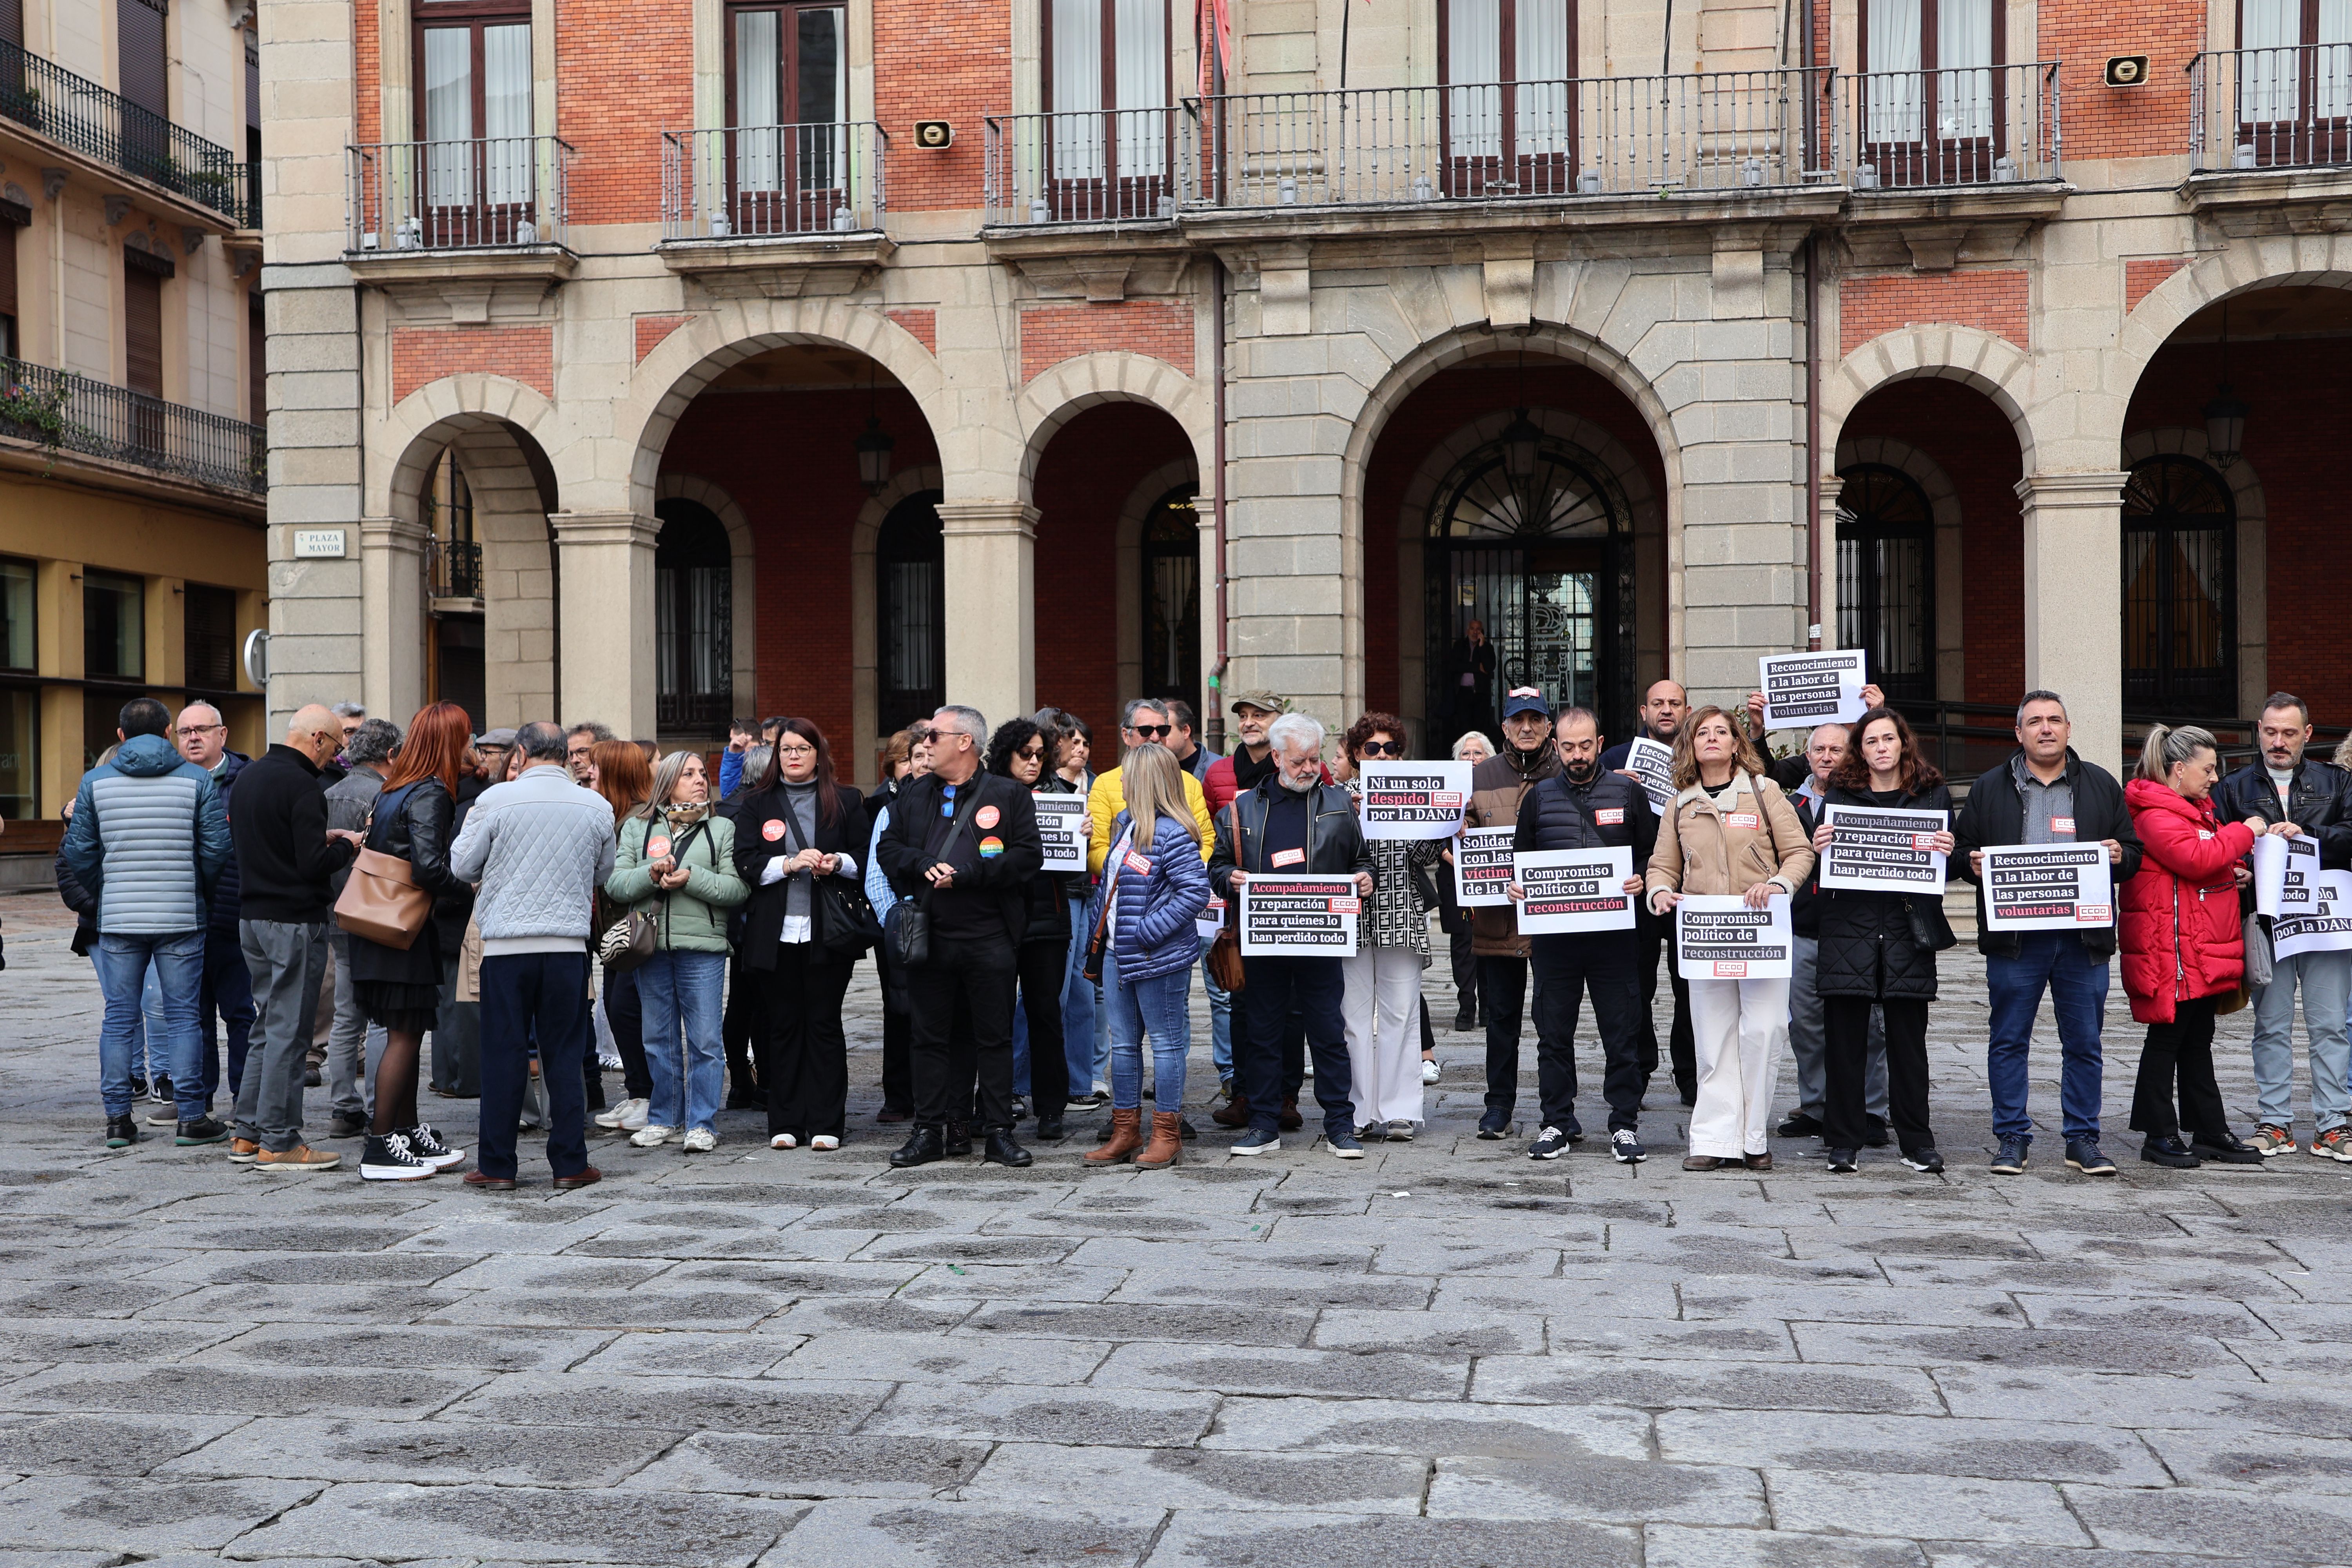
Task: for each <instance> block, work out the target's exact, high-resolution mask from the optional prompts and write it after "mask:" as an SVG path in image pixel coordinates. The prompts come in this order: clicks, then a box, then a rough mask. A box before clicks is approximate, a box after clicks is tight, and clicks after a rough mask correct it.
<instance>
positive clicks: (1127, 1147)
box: [1086, 1106, 1143, 1165]
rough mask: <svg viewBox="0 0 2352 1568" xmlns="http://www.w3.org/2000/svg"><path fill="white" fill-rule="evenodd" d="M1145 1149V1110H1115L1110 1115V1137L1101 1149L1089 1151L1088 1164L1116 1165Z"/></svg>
mask: <svg viewBox="0 0 2352 1568" xmlns="http://www.w3.org/2000/svg"><path fill="white" fill-rule="evenodd" d="M1142 1147H1143V1109H1142V1107H1140V1106H1138V1107H1137V1108H1136V1109H1135V1110H1114V1111H1112V1112H1111V1113H1110V1137H1109V1138H1108V1140H1106V1141H1105V1142H1104V1143H1103V1146H1102V1147H1101V1148H1099V1149H1089V1150H1087V1152H1086V1162H1087V1164H1089V1165H1116V1164H1118V1163H1119V1162H1121V1161H1123V1160H1130V1159H1133V1158H1134V1157H1135V1152H1136V1151H1137V1150H1138V1149H1140V1148H1142Z"/></svg>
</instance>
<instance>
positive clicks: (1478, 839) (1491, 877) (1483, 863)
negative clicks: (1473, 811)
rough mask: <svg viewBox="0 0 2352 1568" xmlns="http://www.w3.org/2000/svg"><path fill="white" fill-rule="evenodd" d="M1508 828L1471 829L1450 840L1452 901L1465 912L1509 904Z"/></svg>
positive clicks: (1510, 829)
mask: <svg viewBox="0 0 2352 1568" xmlns="http://www.w3.org/2000/svg"><path fill="white" fill-rule="evenodd" d="M1515 831H1517V830H1516V829H1513V828H1508V827H1473V828H1470V829H1468V830H1467V831H1465V833H1464V834H1463V835H1462V837H1459V838H1457V839H1455V840H1454V903H1456V904H1457V905H1459V906H1460V907H1462V908H1463V909H1465V910H1481V909H1494V908H1496V907H1499V906H1501V905H1505V904H1508V903H1509V902H1510V901H1511V892H1510V888H1511V836H1512V834H1513V833H1514V832H1515Z"/></svg>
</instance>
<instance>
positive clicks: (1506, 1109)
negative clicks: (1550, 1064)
mask: <svg viewBox="0 0 2352 1568" xmlns="http://www.w3.org/2000/svg"><path fill="white" fill-rule="evenodd" d="M1478 994H1479V995H1480V997H1482V998H1483V999H1484V1000H1485V1003H1486V1115H1485V1116H1484V1117H1482V1118H1481V1119H1480V1125H1481V1126H1489V1125H1491V1126H1495V1127H1502V1126H1507V1125H1508V1123H1509V1122H1510V1120H1511V1111H1512V1109H1513V1108H1514V1107H1516V1106H1517V1104H1518V1103H1519V1024H1520V1022H1521V1020H1522V1019H1523V1018H1525V1016H1527V1006H1528V961H1527V960H1526V959H1524V958H1493V957H1488V958H1481V959H1480V960H1479V961H1478Z"/></svg>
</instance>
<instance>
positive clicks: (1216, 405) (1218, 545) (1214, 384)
mask: <svg viewBox="0 0 2352 1568" xmlns="http://www.w3.org/2000/svg"><path fill="white" fill-rule="evenodd" d="M1209 308H1210V311H1211V313H1212V315H1213V318H1214V321H1215V326H1216V343H1215V347H1214V348H1213V350H1212V351H1211V353H1210V356H1209V374H1210V376H1211V378H1212V379H1211V384H1210V391H1209V398H1210V408H1211V411H1212V417H1213V418H1214V419H1215V420H1216V423H1217V432H1216V439H1215V444H1214V460H1215V462H1216V466H1217V472H1216V479H1215V481H1214V484H1215V488H1214V489H1212V490H1211V491H1210V492H1209V507H1210V515H1211V517H1212V518H1213V520H1214V525H1215V526H1214V527H1213V529H1212V531H1211V533H1212V538H1213V542H1214V548H1215V551H1216V556H1217V559H1216V562H1215V563H1214V564H1215V568H1216V574H1217V611H1216V614H1217V661H1216V663H1215V664H1214V665H1213V666H1211V667H1210V669H1209V698H1210V700H1211V701H1212V702H1213V704H1214V707H1213V710H1212V711H1211V712H1209V713H1207V714H1204V715H1203V716H1202V717H1204V718H1205V719H1206V720H1207V721H1208V724H1207V729H1208V736H1209V749H1210V750H1211V751H1213V752H1222V751H1223V750H1224V749H1225V666H1226V665H1227V664H1228V663H1229V662H1230V661H1231V656H1229V655H1228V654H1227V653H1226V652H1225V263H1224V258H1223V257H1219V256H1214V255H1213V256H1211V257H1210V258H1209Z"/></svg>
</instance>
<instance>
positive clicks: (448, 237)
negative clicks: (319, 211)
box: [345, 136, 572, 254]
mask: <svg viewBox="0 0 2352 1568" xmlns="http://www.w3.org/2000/svg"><path fill="white" fill-rule="evenodd" d="M348 154H349V158H350V169H349V175H348V179H347V183H346V186H345V205H346V207H347V209H348V218H347V221H348V224H349V229H350V232H349V235H348V237H347V241H346V247H347V248H348V249H349V250H351V251H355V252H358V253H361V254H367V253H370V252H377V251H388V250H471V249H480V248H485V247H523V246H534V245H562V243H563V242H564V234H563V226H564V216H565V205H566V189H565V183H566V181H567V179H568V178H569V175H570V168H571V162H572V147H571V145H570V143H568V142H564V141H562V139H561V138H559V137H554V136H491V137H480V138H477V139H475V140H473V141H469V142H374V143H372V144H370V145H367V146H362V147H352V148H350V149H349V150H348Z"/></svg>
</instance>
